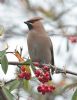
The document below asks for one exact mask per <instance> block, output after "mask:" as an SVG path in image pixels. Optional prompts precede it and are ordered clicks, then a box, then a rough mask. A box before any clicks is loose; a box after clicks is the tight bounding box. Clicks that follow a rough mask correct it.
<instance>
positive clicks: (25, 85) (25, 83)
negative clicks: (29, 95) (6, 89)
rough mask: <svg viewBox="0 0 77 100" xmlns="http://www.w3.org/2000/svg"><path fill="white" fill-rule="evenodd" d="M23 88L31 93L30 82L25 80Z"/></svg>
mask: <svg viewBox="0 0 77 100" xmlns="http://www.w3.org/2000/svg"><path fill="white" fill-rule="evenodd" d="M23 88H24V89H25V90H26V91H30V88H31V86H30V83H29V81H28V80H26V79H24V80H23Z"/></svg>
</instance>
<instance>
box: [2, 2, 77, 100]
mask: <svg viewBox="0 0 77 100" xmlns="http://www.w3.org/2000/svg"><path fill="white" fill-rule="evenodd" d="M35 16H41V17H43V20H42V23H43V25H44V27H45V29H46V31H47V33H48V35H49V36H50V37H51V39H52V42H53V48H54V58H55V65H56V66H57V67H59V68H64V69H65V70H66V69H68V70H70V71H73V72H77V43H73V42H71V41H70V39H69V38H68V35H77V1H76V0H0V28H1V27H4V34H3V35H2V36H0V51H1V50H3V49H4V48H5V46H6V45H7V44H8V50H7V51H14V50H15V49H16V48H17V49H19V48H20V47H22V48H23V52H22V55H23V56H24V57H25V58H28V57H29V55H28V50H27V43H26V38H27V32H28V27H27V26H26V25H25V24H24V21H26V20H28V19H30V18H33V17H35ZM7 58H8V60H9V61H18V60H17V58H16V57H15V56H14V55H12V54H7ZM15 69H16V66H12V65H10V66H9V70H8V72H7V74H6V75H4V73H3V72H2V69H1V67H0V80H6V81H8V80H11V79H14V78H15ZM52 78H53V83H54V84H56V87H58V89H57V91H56V92H55V93H54V94H51V95H50V96H49V99H48V100H71V98H72V95H73V93H74V91H75V89H68V90H66V91H63V92H62V93H61V90H62V88H63V87H64V86H66V85H68V84H71V83H73V82H76V81H77V79H76V77H75V76H73V75H63V74H54V75H53V77H52ZM32 84H33V87H34V93H35V94H33V95H32V94H30V93H25V92H24V90H23V89H21V91H20V98H19V100H39V94H38V93H37V92H36V83H32ZM14 93H15V92H14ZM40 100H46V96H42V95H40Z"/></svg>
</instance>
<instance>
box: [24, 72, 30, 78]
mask: <svg viewBox="0 0 77 100" xmlns="http://www.w3.org/2000/svg"><path fill="white" fill-rule="evenodd" d="M30 78H31V73H29V72H25V79H26V80H29V79H30Z"/></svg>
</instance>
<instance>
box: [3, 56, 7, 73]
mask: <svg viewBox="0 0 77 100" xmlns="http://www.w3.org/2000/svg"><path fill="white" fill-rule="evenodd" d="M1 66H2V69H3V71H4V73H5V74H6V73H7V70H8V60H7V57H6V55H4V56H2V58H1Z"/></svg>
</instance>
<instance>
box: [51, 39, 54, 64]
mask: <svg viewBox="0 0 77 100" xmlns="http://www.w3.org/2000/svg"><path fill="white" fill-rule="evenodd" d="M50 42H51V47H50V49H51V57H52V58H51V64H52V65H54V51H53V44H52V41H51V39H50Z"/></svg>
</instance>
